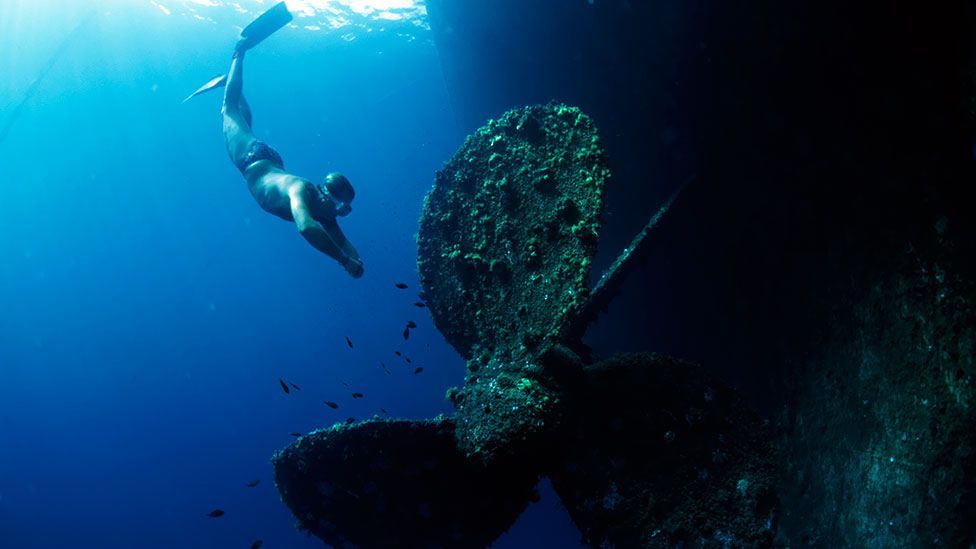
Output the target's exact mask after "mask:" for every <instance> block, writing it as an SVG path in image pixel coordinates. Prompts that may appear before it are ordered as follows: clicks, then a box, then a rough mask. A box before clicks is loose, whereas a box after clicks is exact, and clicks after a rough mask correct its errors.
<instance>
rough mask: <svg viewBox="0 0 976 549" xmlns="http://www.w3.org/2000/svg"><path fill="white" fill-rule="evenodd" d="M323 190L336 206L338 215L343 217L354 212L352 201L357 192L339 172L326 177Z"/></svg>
mask: <svg viewBox="0 0 976 549" xmlns="http://www.w3.org/2000/svg"><path fill="white" fill-rule="evenodd" d="M321 189H322V191H323V194H325V195H326V196H327V197H328V198H329V199H330V200H332V203H333V204H335V209H336V215H338V216H340V217H343V216H347V215H349V212H351V211H352V199H353V198H356V191H355V189H353V188H352V183H350V182H349V180H348V179H346V176H344V175H342V174H341V173H339V172H332V173H330V174H329V175H327V176H325V181H324V182H323V183H322V186H321Z"/></svg>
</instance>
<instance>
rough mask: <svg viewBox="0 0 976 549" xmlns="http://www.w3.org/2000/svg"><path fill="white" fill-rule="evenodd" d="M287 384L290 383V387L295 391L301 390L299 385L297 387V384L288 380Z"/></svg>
mask: <svg viewBox="0 0 976 549" xmlns="http://www.w3.org/2000/svg"><path fill="white" fill-rule="evenodd" d="M288 385H291V386H292V388H293V389H295V390H296V391H301V390H302V388H301V387H299V386H298V385H295V384H294V383H292V382H290V381H289V382H288Z"/></svg>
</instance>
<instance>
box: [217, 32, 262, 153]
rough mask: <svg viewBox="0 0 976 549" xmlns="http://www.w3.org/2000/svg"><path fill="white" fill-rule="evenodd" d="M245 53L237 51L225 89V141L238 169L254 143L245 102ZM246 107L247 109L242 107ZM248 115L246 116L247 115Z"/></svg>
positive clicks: (248, 110)
mask: <svg viewBox="0 0 976 549" xmlns="http://www.w3.org/2000/svg"><path fill="white" fill-rule="evenodd" d="M243 88H244V52H242V51H235V52H234V59H233V61H231V64H230V72H229V73H228V74H227V84H226V86H225V87H224V104H223V108H222V109H221V110H222V111H223V115H224V141H225V143H226V145H227V154H228V155H229V156H230V159H231V160H232V161H233V162H234V165H236V166H237V167H238V168H240V167H241V163H242V162H243V161H244V159H245V158H246V157H247V154H248V150H249V149H250V148H251V144H252V143H253V142H254V134H253V133H252V132H251V124H250V110H251V109H250V108H249V107H246V106H247V102H246V101H244V93H243ZM242 105H244V106H245V107H242ZM245 113H246V114H245Z"/></svg>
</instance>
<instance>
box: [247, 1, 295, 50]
mask: <svg viewBox="0 0 976 549" xmlns="http://www.w3.org/2000/svg"><path fill="white" fill-rule="evenodd" d="M292 19H293V17H292V14H291V12H290V11H288V6H286V5H285V3H284V2H278V3H277V4H275V5H274V6H272V7H271V8H270V9H268V11H266V12H264V13H262V14H261V15H260V16H259V17H258V18H257V19H255V20H254V21H252V22H251V24H250V25H248V26H246V27H244V30H242V31H241V40H242V42H243V45H244V46H245V49H251V48H253V47H254V46H257V45H258V44H260V43H261V42H262V41H264V39H265V38H267V37H269V36H271V35H272V34H274V33H275V32H276V31H277V30H278V29H280V28H281V27H284V26H285V25H287V24H288V23H291V20H292Z"/></svg>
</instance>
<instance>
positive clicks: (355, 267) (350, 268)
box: [342, 258, 365, 278]
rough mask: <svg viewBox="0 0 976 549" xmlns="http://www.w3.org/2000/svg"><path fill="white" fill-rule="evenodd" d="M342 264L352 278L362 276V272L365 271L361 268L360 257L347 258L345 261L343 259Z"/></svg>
mask: <svg viewBox="0 0 976 549" xmlns="http://www.w3.org/2000/svg"><path fill="white" fill-rule="evenodd" d="M342 266H343V267H344V268H345V269H346V272H347V273H349V275H350V276H352V277H353V278H360V277H361V276H363V272H364V271H365V269H363V262H362V260H361V259H348V258H347V259H346V260H345V261H343V263H342Z"/></svg>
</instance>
